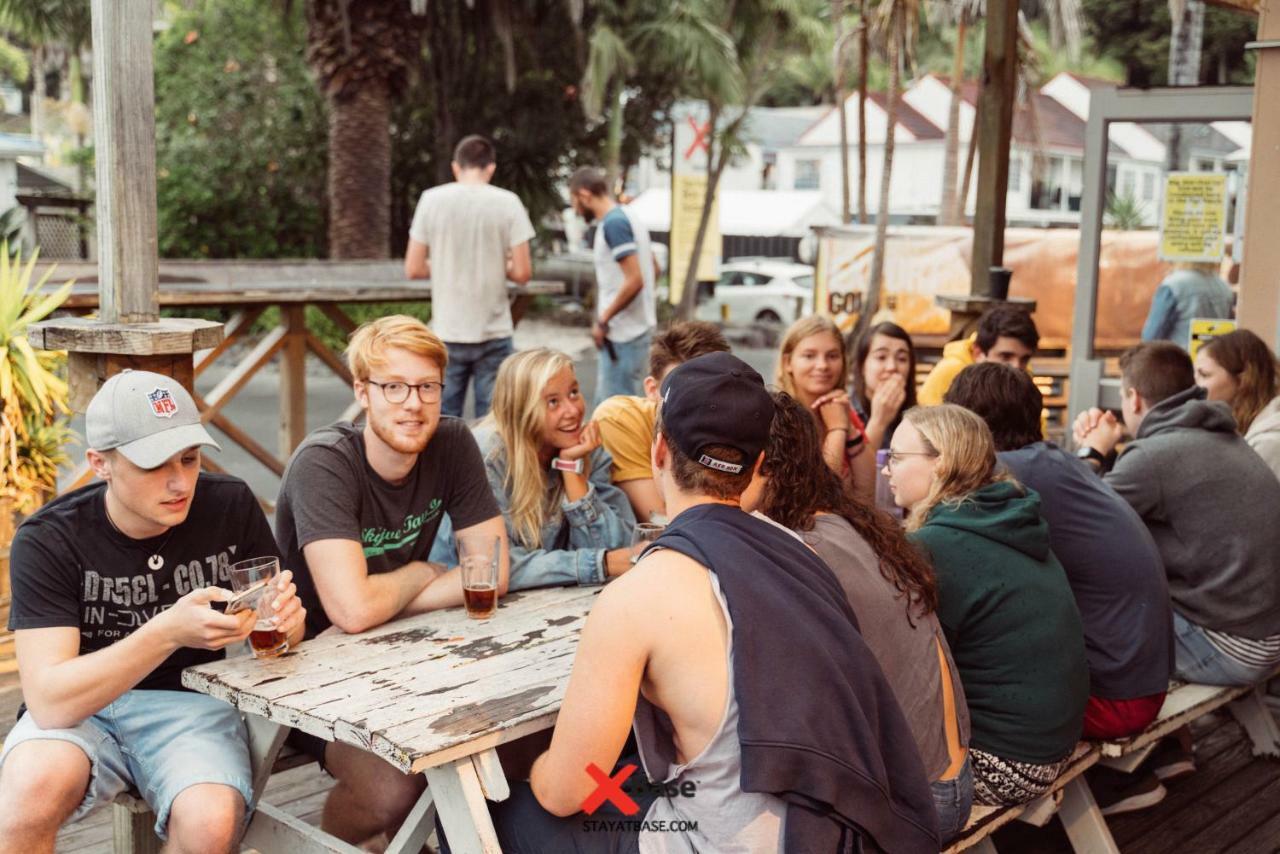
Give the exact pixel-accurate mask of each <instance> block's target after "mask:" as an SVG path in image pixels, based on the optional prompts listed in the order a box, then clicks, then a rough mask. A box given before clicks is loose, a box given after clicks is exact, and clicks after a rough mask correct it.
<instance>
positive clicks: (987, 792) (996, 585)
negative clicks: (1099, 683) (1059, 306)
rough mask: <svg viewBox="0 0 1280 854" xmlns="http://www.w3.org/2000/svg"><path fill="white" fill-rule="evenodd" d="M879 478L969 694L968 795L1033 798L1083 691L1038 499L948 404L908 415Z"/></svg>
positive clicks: (1063, 752) (1078, 630)
mask: <svg viewBox="0 0 1280 854" xmlns="http://www.w3.org/2000/svg"><path fill="white" fill-rule="evenodd" d="M885 474H886V475H887V476H888V477H889V484H890V487H891V488H892V490H893V494H894V500H895V501H896V503H897V504H898V505H899V506H900V507H904V508H907V509H908V510H909V511H910V514H909V515H908V517H907V530H908V532H909V534H908V536H909V537H910V539H911V540H912V541H913V542H915V543H917V544H918V545H920V546H922V547H923V548H924V549H925V550H926V551H927V552H928V553H929V555H930V557H931V558H932V560H933V565H934V570H935V572H936V573H937V578H938V619H939V621H940V622H941V623H942V630H943V633H944V634H945V635H946V638H947V643H948V644H949V645H950V647H951V653H952V656H953V657H954V659H955V663H956V669H957V670H959V672H960V680H961V683H962V684H963V685H964V692H965V695H966V697H967V698H968V701H969V716H970V721H971V727H972V736H971V741H970V750H971V754H970V755H971V757H972V762H973V777H974V801H975V802H976V803H982V804H990V805H1000V804H1017V803H1025V802H1026V801H1030V800H1032V799H1034V798H1036V797H1039V796H1040V795H1042V794H1044V792H1045V791H1047V790H1048V788H1049V786H1050V784H1052V783H1053V781H1054V780H1055V779H1056V778H1057V777H1058V775H1059V774H1061V773H1062V771H1063V770H1064V769H1065V768H1066V765H1067V761H1068V760H1069V758H1070V756H1071V752H1072V750H1073V749H1074V747H1075V745H1076V741H1077V740H1078V739H1079V738H1080V730H1081V725H1082V723H1083V721H1084V708H1085V702H1086V701H1087V700H1088V697H1089V671H1088V666H1087V664H1086V662H1085V651H1084V632H1083V628H1082V626H1081V623H1080V613H1079V612H1078V611H1077V610H1076V604H1075V598H1074V597H1073V596H1072V595H1071V588H1070V587H1069V586H1068V584H1067V576H1066V573H1065V572H1063V569H1062V566H1061V564H1059V563H1058V559H1057V558H1055V557H1054V556H1053V552H1052V551H1050V549H1049V526H1048V525H1047V524H1046V523H1045V521H1044V519H1043V518H1042V517H1041V516H1040V497H1039V496H1038V495H1036V493H1035V492H1034V491H1033V490H1029V489H1026V488H1024V487H1022V486H1021V485H1020V484H1019V483H1018V482H1017V481H1015V480H1014V479H1013V478H1011V477H1010V476H1009V475H1008V474H1006V473H1004V472H1003V471H1001V470H1000V469H999V467H998V463H997V462H996V451H995V443H994V442H993V441H992V438H991V431H990V430H989V429H988V427H987V425H986V423H985V422H984V421H983V420H982V419H981V418H980V417H978V416H977V415H975V414H974V413H972V412H970V411H969V410H967V409H964V408H962V407H959V406H951V405H943V406H930V407H916V408H914V409H910V410H908V411H907V412H906V414H905V415H904V416H903V420H902V424H901V425H900V426H899V427H898V430H897V431H896V432H895V433H894V435H893V442H892V444H891V446H890V454H889V462H888V464H887V465H886V466H885Z"/></svg>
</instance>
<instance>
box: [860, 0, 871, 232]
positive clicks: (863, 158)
mask: <svg viewBox="0 0 1280 854" xmlns="http://www.w3.org/2000/svg"><path fill="white" fill-rule="evenodd" d="M869 31H870V24H869V22H868V20H867V0H858V222H859V223H861V224H863V225H866V224H867V70H868V67H869V66H870V64H871V63H870V61H869V57H868V51H869V50H870V40H871V39H870V32H869Z"/></svg>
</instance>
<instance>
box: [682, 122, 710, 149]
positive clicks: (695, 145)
mask: <svg viewBox="0 0 1280 854" xmlns="http://www.w3.org/2000/svg"><path fill="white" fill-rule="evenodd" d="M685 119H686V120H687V121H688V122H689V127H691V128H693V142H692V143H691V144H690V145H689V148H688V150H687V151H685V153H684V159H685V160H688V159H689V158H690V157H693V153H694V152H695V151H697V150H698V149H699V148H701V149H702V150H703V151H704V152H706V153H707V154H710V153H711V150H710V149H709V148H707V136H708V135H709V134H710V133H711V122H707V123H706V124H704V125H699V124H698V123H697V122H695V121H694V120H693V116H686V117H685Z"/></svg>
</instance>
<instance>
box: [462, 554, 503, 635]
mask: <svg viewBox="0 0 1280 854" xmlns="http://www.w3.org/2000/svg"><path fill="white" fill-rule="evenodd" d="M457 540H458V565H459V566H460V567H461V570H462V599H463V601H464V602H465V603H466V605H467V616H468V617H470V618H471V619H473V620H487V619H489V618H490V617H492V616H493V614H494V612H495V611H496V610H498V554H499V550H500V549H501V545H500V543H499V538H498V536H497V535H491V534H458V536H457Z"/></svg>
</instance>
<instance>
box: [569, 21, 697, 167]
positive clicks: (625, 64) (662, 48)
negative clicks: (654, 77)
mask: <svg viewBox="0 0 1280 854" xmlns="http://www.w3.org/2000/svg"><path fill="white" fill-rule="evenodd" d="M676 5H678V4H676V3H673V2H672V0H664V2H657V0H654V1H653V2H648V3H639V4H636V3H625V2H623V3H617V2H615V0H606V2H601V3H600V4H599V6H598V10H597V16H596V20H595V23H594V24H593V26H592V28H591V35H590V37H589V38H588V42H587V44H588V49H587V64H586V70H585V72H584V73H583V76H582V109H583V112H584V113H585V114H586V116H587V118H588V119H590V120H592V121H599V120H600V119H601V118H602V117H604V115H605V112H606V107H607V113H608V120H609V125H608V128H607V133H606V135H605V151H604V163H605V172H606V174H607V176H608V180H609V185H610V186H611V187H612V186H613V185H614V184H615V183H616V182H617V180H618V177H619V175H620V174H621V173H622V131H623V127H624V125H625V122H624V118H625V110H626V105H625V103H624V97H623V96H624V94H625V91H626V86H627V78H628V76H629V75H630V74H631V73H632V72H633V71H635V70H636V69H637V68H640V67H646V68H651V67H654V66H658V65H661V64H663V63H665V62H669V61H670V59H669V57H670V56H672V55H673V54H674V53H675V52H677V51H681V50H690V49H691V50H693V51H694V52H695V54H696V55H697V56H700V57H703V58H704V59H709V60H710V61H713V62H716V61H719V59H720V57H719V56H718V52H719V51H720V49H721V48H722V47H723V46H722V45H718V44H717V43H716V40H717V39H718V38H719V36H718V35H717V34H716V33H715V32H714V31H713V29H709V22H708V20H707V19H706V18H705V17H704V16H702V15H701V14H700V13H699V10H698V9H697V8H696V7H694V8H691V9H688V10H687V11H688V12H689V14H672V11H673V7H675V6H676ZM703 71H705V69H704V70H703ZM695 73H702V72H695Z"/></svg>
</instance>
